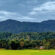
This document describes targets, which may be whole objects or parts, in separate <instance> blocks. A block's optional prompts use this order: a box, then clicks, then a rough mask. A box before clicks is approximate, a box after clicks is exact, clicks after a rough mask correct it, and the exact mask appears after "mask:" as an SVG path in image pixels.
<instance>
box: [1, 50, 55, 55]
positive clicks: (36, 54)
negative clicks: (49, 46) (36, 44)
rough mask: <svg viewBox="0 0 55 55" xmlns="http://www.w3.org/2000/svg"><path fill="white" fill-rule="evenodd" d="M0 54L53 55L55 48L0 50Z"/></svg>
mask: <svg viewBox="0 0 55 55" xmlns="http://www.w3.org/2000/svg"><path fill="white" fill-rule="evenodd" d="M0 55H55V50H0Z"/></svg>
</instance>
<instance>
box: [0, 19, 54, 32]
mask: <svg viewBox="0 0 55 55" xmlns="http://www.w3.org/2000/svg"><path fill="white" fill-rule="evenodd" d="M0 32H11V33H20V32H55V20H48V21H43V22H40V23H38V22H19V21H16V20H11V19H9V20H6V21H2V22H0Z"/></svg>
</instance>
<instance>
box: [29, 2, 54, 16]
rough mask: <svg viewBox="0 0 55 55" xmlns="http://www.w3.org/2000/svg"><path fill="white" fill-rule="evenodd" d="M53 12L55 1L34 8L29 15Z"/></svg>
mask: <svg viewBox="0 0 55 55" xmlns="http://www.w3.org/2000/svg"><path fill="white" fill-rule="evenodd" d="M53 11H55V1H53V2H52V1H51V2H46V3H44V4H42V5H41V6H39V7H35V8H33V10H32V11H31V12H30V13H29V14H30V15H35V14H36V13H38V12H53Z"/></svg>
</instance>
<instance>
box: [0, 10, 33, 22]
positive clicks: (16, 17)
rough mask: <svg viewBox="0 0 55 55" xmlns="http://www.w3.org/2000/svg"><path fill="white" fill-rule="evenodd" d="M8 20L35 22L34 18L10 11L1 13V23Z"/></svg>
mask: <svg viewBox="0 0 55 55" xmlns="http://www.w3.org/2000/svg"><path fill="white" fill-rule="evenodd" d="M7 19H14V20H18V21H27V22H28V21H30V22H31V21H33V18H30V17H28V16H22V15H20V14H19V13H15V12H8V11H0V21H3V20H7Z"/></svg>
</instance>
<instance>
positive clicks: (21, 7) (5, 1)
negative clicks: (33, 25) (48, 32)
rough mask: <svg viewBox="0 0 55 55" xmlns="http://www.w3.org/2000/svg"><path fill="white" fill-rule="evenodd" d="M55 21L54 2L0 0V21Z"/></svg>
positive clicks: (44, 0)
mask: <svg viewBox="0 0 55 55" xmlns="http://www.w3.org/2000/svg"><path fill="white" fill-rule="evenodd" d="M7 19H14V20H18V21H21V22H22V21H25V22H41V21H45V20H55V0H0V21H3V20H7Z"/></svg>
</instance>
